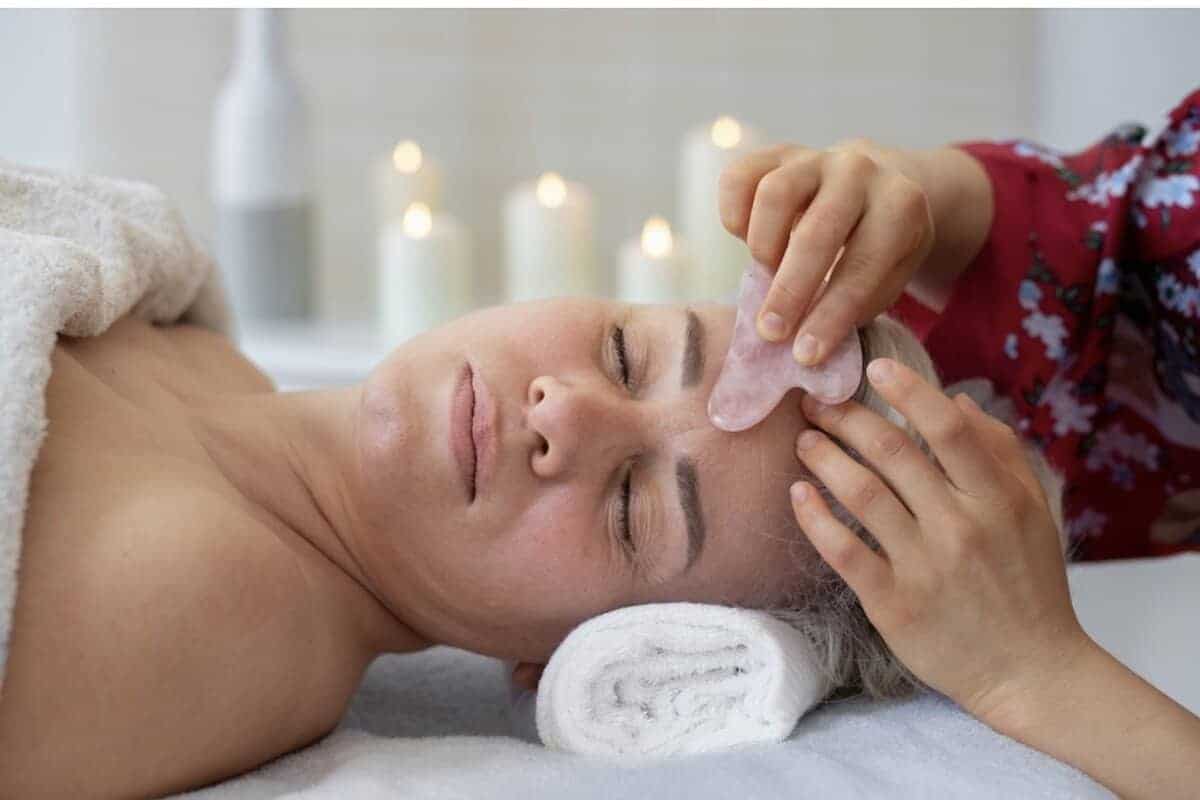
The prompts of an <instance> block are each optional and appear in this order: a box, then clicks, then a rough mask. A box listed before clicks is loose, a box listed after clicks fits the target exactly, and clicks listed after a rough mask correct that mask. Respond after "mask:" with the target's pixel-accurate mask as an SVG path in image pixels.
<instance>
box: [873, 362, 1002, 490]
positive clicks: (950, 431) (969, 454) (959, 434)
mask: <svg viewBox="0 0 1200 800" xmlns="http://www.w3.org/2000/svg"><path fill="white" fill-rule="evenodd" d="M867 379H868V380H869V381H870V382H871V386H872V387H873V388H874V389H875V391H877V392H879V393H880V394H881V395H883V399H884V400H886V401H887V402H888V403H889V404H890V405H891V406H892V407H893V408H895V409H896V410H897V411H899V412H900V413H901V414H903V415H904V418H905V419H906V420H908V422H909V424H911V425H912V426H913V427H914V428H915V429H916V430H917V432H918V433H920V434H921V436H922V437H924V439H925V441H926V442H927V443H928V444H929V449H930V450H931V451H933V454H934V455H935V456H936V457H937V459H938V461H939V462H941V465H942V468H943V469H944V470H945V471H946V476H947V477H948V478H949V479H950V483H951V484H952V485H953V486H954V487H955V488H957V489H958V490H959V491H960V492H962V493H963V494H966V495H969V496H971V497H977V498H994V497H1001V496H1005V494H1006V493H1007V492H1008V490H1009V489H1010V488H1011V483H1010V481H1009V477H1010V476H1009V475H1008V474H1007V471H1006V470H1004V469H1003V468H1002V467H1001V465H1000V463H999V461H997V460H996V457H995V456H993V455H992V454H991V453H990V452H989V451H988V449H987V448H986V447H984V446H983V442H982V441H981V440H980V436H979V433H978V431H977V430H976V425H975V424H974V422H973V421H972V419H971V418H970V417H968V416H967V414H966V412H965V411H963V409H962V408H961V407H960V406H959V405H958V404H957V403H955V402H954V401H953V400H951V399H950V398H949V397H947V396H946V395H945V393H943V392H942V391H941V390H939V389H937V388H936V387H934V386H933V385H931V384H930V383H929V382H928V381H926V380H925V379H924V378H922V377H921V376H920V375H918V374H917V373H916V372H914V371H913V370H912V369H911V368H909V367H907V366H905V365H904V364H901V363H900V362H898V361H896V360H894V359H891V358H877V359H875V360H874V361H872V362H871V363H870V364H869V365H867Z"/></svg>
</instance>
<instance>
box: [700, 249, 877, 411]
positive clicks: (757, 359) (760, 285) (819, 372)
mask: <svg viewBox="0 0 1200 800" xmlns="http://www.w3.org/2000/svg"><path fill="white" fill-rule="evenodd" d="M773 277H774V276H773V275H772V274H771V272H770V270H768V269H767V268H766V267H764V266H763V265H762V264H759V263H758V262H757V261H751V262H750V265H749V266H748V267H746V271H745V272H744V273H742V285H741V289H740V290H739V292H738V309H737V321H736V322H734V324H733V341H732V343H731V344H730V345H729V352H728V354H726V356H725V363H724V364H723V365H722V366H721V373H720V374H719V375H718V376H717V383H716V385H715V386H713V391H712V395H711V396H710V397H709V398H708V416H709V419H711V420H712V423H713V425H716V426H717V427H718V428H720V429H721V430H723V431H731V432H733V431H744V430H746V429H747V428H752V427H754V426H755V425H757V424H758V423H760V422H762V421H763V420H764V419H766V418H767V416H768V415H769V414H770V413H771V411H772V410H774V408H775V406H777V405H779V402H780V401H781V400H783V396H784V395H785V394H787V392H788V390H789V389H795V388H799V389H803V390H804V391H806V392H808V393H809V394H811V395H813V396H814V397H816V398H817V399H818V400H820V401H822V402H825V403H830V404H833V403H840V402H842V401H843V400H848V399H849V398H850V397H852V396H853V395H854V393H855V392H856V391H858V386H859V384H860V383H861V382H862V371H863V354H862V344H861V343H860V342H859V340H858V332H857V331H851V332H850V335H849V336H847V337H846V338H845V339H843V340H842V341H841V342H839V343H838V346H837V347H835V348H834V350H833V352H832V353H830V354H829V355H828V356H827V357H826V358H825V360H824V361H822V362H821V363H820V364H818V365H817V366H815V367H805V366H802V365H800V364H797V363H796V359H795V357H794V356H793V355H792V341H793V339H794V337H788V338H787V339H785V340H783V341H782V342H768V341H766V340H764V339H763V338H762V337H761V336H759V335H758V330H757V328H756V327H755V320H756V319H757V318H758V310H759V309H760V308H762V304H763V302H764V301H765V300H766V299H767V289H769V288H770V286H771V280H772V278H773Z"/></svg>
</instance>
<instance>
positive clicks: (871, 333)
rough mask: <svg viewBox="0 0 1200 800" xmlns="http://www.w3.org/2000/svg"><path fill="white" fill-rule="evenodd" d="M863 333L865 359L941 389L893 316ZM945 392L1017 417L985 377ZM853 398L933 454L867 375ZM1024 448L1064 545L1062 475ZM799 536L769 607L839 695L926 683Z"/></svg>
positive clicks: (883, 693) (861, 530) (872, 543)
mask: <svg viewBox="0 0 1200 800" xmlns="http://www.w3.org/2000/svg"><path fill="white" fill-rule="evenodd" d="M859 336H860V337H861V341H862V344H863V356H864V358H863V364H864V365H865V364H867V363H869V362H870V361H871V360H872V359H875V358H880V357H887V358H892V359H895V360H897V361H899V362H901V363H903V364H906V365H907V366H909V367H910V368H912V369H913V370H915V371H916V372H917V373H919V374H920V375H921V376H922V377H923V378H925V379H926V380H928V381H929V382H930V383H932V384H933V385H935V386H937V387H938V388H939V389H941V388H942V384H941V381H940V380H939V378H938V375H937V372H936V370H935V368H934V366H933V362H932V361H931V360H930V358H929V354H928V353H927V352H926V351H925V348H924V347H923V346H922V345H921V343H920V342H919V341H918V340H917V338H916V337H915V336H914V335H913V334H912V332H911V331H909V329H908V328H906V327H905V326H904V325H902V324H900V323H899V322H897V321H895V320H893V319H891V318H889V317H887V316H880V317H877V318H876V319H875V320H874V321H872V322H871V323H869V324H868V325H866V326H864V327H863V328H861V329H860V330H859ZM944 391H946V392H947V394H951V395H953V394H958V393H959V392H960V391H964V392H966V393H967V394H970V395H971V396H972V399H974V400H975V401H976V402H977V403H978V404H979V406H980V407H981V408H983V409H984V410H985V411H987V412H988V413H990V414H992V415H993V416H995V417H997V418H999V419H1001V420H1002V421H1004V422H1007V423H1009V424H1013V423H1014V422H1015V420H1014V419H1012V407H1011V402H1010V401H1006V400H1004V399H998V398H996V397H994V396H993V395H992V392H991V383H990V382H989V381H987V380H986V379H972V380H970V381H963V382H961V383H959V384H955V386H952V387H948V388H947V389H945V390H944ZM855 399H856V400H857V401H858V402H860V403H862V404H863V405H865V406H867V407H868V408H870V409H872V410H874V411H876V412H877V413H879V414H881V415H882V416H884V417H886V418H887V419H888V420H890V421H891V422H893V423H895V424H896V425H897V426H898V427H899V428H900V429H901V430H903V431H905V432H906V433H907V434H908V435H909V436H911V437H912V438H913V439H914V440H915V441H916V442H917V444H918V445H919V446H920V448H921V450H922V451H923V452H925V453H927V454H928V453H929V446H928V445H927V444H926V443H925V441H924V440H923V439H922V438H921V436H920V434H918V433H917V432H916V430H915V429H914V428H913V427H912V426H911V425H909V424H908V421H907V420H905V418H904V417H903V416H902V415H901V414H900V413H899V412H898V411H896V410H895V409H894V408H892V407H891V406H890V405H889V404H888V403H887V402H886V401H885V400H884V399H883V397H882V396H880V395H879V394H878V393H877V392H875V391H874V390H873V389H872V388H871V387H870V384H869V383H868V382H867V381H866V380H863V382H862V387H861V388H860V389H859V392H858V394H857V395H856V396H855ZM1006 417H1007V419H1006ZM843 449H844V450H845V451H846V452H847V453H848V454H849V455H850V456H851V457H853V458H854V459H855V460H857V461H860V462H862V463H866V462H865V461H864V459H863V458H862V456H861V455H860V454H859V453H858V452H857V451H855V450H854V449H853V448H851V447H848V446H845V445H843ZM1025 454H1026V457H1027V459H1028V460H1029V463H1030V466H1031V467H1032V469H1033V472H1034V474H1035V475H1036V476H1037V478H1038V480H1039V481H1040V482H1041V484H1042V488H1043V489H1044V491H1045V493H1046V499H1047V501H1048V503H1049V505H1050V509H1051V514H1052V516H1053V518H1054V522H1055V524H1056V526H1057V529H1058V531H1059V543H1060V546H1062V547H1063V549H1064V551H1065V549H1066V536H1065V533H1064V528H1063V520H1062V486H1063V481H1062V478H1061V476H1059V475H1058V474H1057V473H1055V472H1054V471H1053V470H1051V468H1050V466H1049V464H1048V463H1047V462H1046V460H1045V458H1043V457H1042V455H1041V453H1039V452H1038V451H1037V450H1036V449H1034V448H1033V447H1031V446H1029V445H1026V446H1025ZM935 463H936V459H935ZM867 466H870V465H869V464H867ZM817 489H818V491H819V492H820V494H821V496H822V498H823V499H824V500H825V501H826V503H828V505H829V508H830V509H831V510H832V512H833V513H834V515H835V516H836V517H837V518H838V519H839V520H840V521H841V522H842V523H843V524H845V525H846V526H847V527H849V528H850V529H851V530H853V531H854V532H855V533H856V534H857V535H858V536H859V537H860V538H861V539H862V540H863V541H864V542H865V543H866V544H867V545H868V546H869V547H870V548H871V549H872V550H879V543H878V541H876V539H875V537H873V536H872V535H871V533H870V532H869V531H868V530H867V529H866V528H865V527H863V525H862V524H861V523H860V522H859V521H858V520H857V519H856V518H855V517H854V516H853V515H852V514H850V512H848V511H847V510H846V509H845V507H844V506H842V505H841V503H839V502H838V501H837V499H836V498H835V497H833V495H832V494H831V493H830V492H829V490H828V489H827V488H825V487H824V486H822V485H818V486H817ZM800 539H801V540H803V541H802V542H800V544H801V545H802V546H804V547H805V550H806V552H805V554H804V555H803V556H801V557H799V558H798V562H797V566H798V567H799V570H798V571H799V573H800V574H799V575H798V576H797V578H796V580H794V581H792V583H791V586H792V587H793V588H791V589H790V590H789V591H788V592H787V593H786V594H785V595H784V596H782V597H779V596H777V597H775V598H772V600H771V601H770V602H768V603H766V604H765V605H764V607H765V608H766V610H768V611H769V612H770V613H771V614H772V615H773V616H776V617H778V618H779V619H782V620H784V621H786V622H788V623H789V624H791V625H793V626H794V627H796V628H797V629H799V630H801V631H803V632H804V633H805V634H807V635H808V637H809V639H810V640H811V641H812V642H813V644H814V645H815V646H816V649H817V653H818V660H819V663H820V668H821V669H822V671H824V672H825V673H826V676H827V677H828V678H829V680H830V681H831V683H832V685H833V686H834V687H835V692H834V695H833V699H837V698H839V697H845V696H852V695H858V694H865V695H868V696H870V697H875V698H881V699H882V698H899V697H906V696H908V695H911V694H913V693H914V692H916V691H918V690H919V689H922V688H926V687H925V684H923V683H922V682H921V680H920V679H918V678H917V677H916V676H915V675H914V674H913V673H912V672H910V671H909V669H908V668H907V667H906V666H904V664H903V663H901V661H900V660H899V659H898V658H896V656H895V655H894V654H893V653H892V651H891V649H890V648H889V647H888V646H887V643H886V642H885V641H884V640H883V637H882V636H880V634H879V632H878V631H877V630H876V629H875V627H874V626H873V625H872V624H871V621H870V620H869V619H868V618H867V615H866V612H865V611H864V610H863V608H862V605H861V604H860V603H859V601H858V597H857V596H856V595H855V594H854V591H853V590H852V589H851V588H850V587H849V586H848V585H847V584H846V582H845V581H844V580H843V579H842V577H841V576H840V575H838V573H837V572H836V571H835V570H834V569H833V568H832V567H830V566H829V565H828V564H827V563H826V562H825V561H824V559H822V558H821V557H820V556H819V555H818V554H817V553H816V550H815V549H813V548H812V545H811V544H809V543H808V542H807V539H806V538H805V537H803V536H801V537H800Z"/></svg>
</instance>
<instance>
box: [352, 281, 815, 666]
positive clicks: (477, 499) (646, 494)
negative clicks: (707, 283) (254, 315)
mask: <svg viewBox="0 0 1200 800" xmlns="http://www.w3.org/2000/svg"><path fill="white" fill-rule="evenodd" d="M733 320H734V309H733V307H731V306H723V305H702V306H695V307H690V308H689V307H685V306H646V305H629V304H625V303H618V302H614V301H608V300H601V299H594V298H569V299H556V300H548V301H541V302H534V303H524V304H520V305H511V306H500V307H495V308H489V309H484V310H482V311H478V312H475V313H473V314H470V315H468V316H465V317H462V318H460V319H458V320H455V321H454V322H452V323H450V324H447V325H444V326H442V327H440V328H437V329H435V330H433V331H430V332H429V333H426V334H424V335H422V336H419V337H417V338H415V339H412V340H410V341H409V342H407V343H405V344H404V345H403V346H402V347H400V348H398V349H397V350H396V351H394V352H393V353H392V354H391V356H389V357H388V358H387V359H386V360H385V361H384V362H383V363H382V364H380V365H379V367H378V368H377V369H376V370H375V371H374V372H373V373H372V374H371V376H370V378H369V379H368V381H367V384H366V386H365V389H364V392H363V407H362V415H361V419H360V423H359V425H358V433H357V438H358V447H359V452H360V454H361V466H362V474H361V476H360V482H359V485H358V487H357V489H356V491H358V492H359V493H360V494H361V496H360V497H356V498H353V502H354V504H355V507H356V508H357V509H359V510H358V512H357V513H358V514H359V516H360V524H359V526H358V531H359V533H358V534H356V536H357V537H358V541H357V545H356V546H357V548H358V550H359V551H360V553H362V554H363V555H364V556H365V557H364V559H363V560H364V561H365V563H364V564H363V566H364V569H365V570H366V571H367V573H368V575H370V577H371V579H372V581H373V583H374V584H375V586H376V587H377V590H378V591H380V592H381V593H382V594H383V596H384V598H385V599H386V601H387V603H388V605H389V606H391V608H392V609H393V611H395V612H396V613H397V614H398V615H399V616H401V618H402V619H404V620H405V621H406V622H407V623H408V624H409V625H410V626H411V627H413V628H414V629H415V630H417V631H418V632H419V633H421V634H423V635H424V636H426V637H428V638H429V639H431V640H433V641H435V642H439V643H445V644H450V645H453V646H457V647H462V648H465V649H469V650H473V651H476V652H481V653H486V654H489V655H494V656H497V657H500V658H512V659H520V660H526V661H545V660H546V659H547V658H548V657H549V655H550V653H551V652H553V649H554V648H555V647H556V646H557V644H558V643H559V642H560V641H561V640H562V639H563V637H564V636H565V635H566V634H567V633H568V632H569V631H570V630H571V628H573V627H575V626H576V625H578V624H579V623H581V622H582V621H584V620H586V619H588V618H590V617H592V616H595V615H597V614H600V613H603V612H605V611H609V610H612V609H614V608H618V607H621V606H625V605H630V604H635V603H644V602H662V601H683V600H691V601H697V602H724V603H748V602H752V601H753V598H754V597H755V596H756V593H757V592H772V591H774V590H777V589H780V588H783V585H784V582H786V581H788V580H789V578H794V575H795V568H796V567H795V564H794V562H793V557H792V556H791V555H790V553H791V551H792V550H793V549H794V548H795V546H796V544H795V543H801V545H802V546H804V544H805V543H803V542H802V540H803V536H802V535H800V533H799V530H798V529H797V527H796V525H795V522H794V519H793V518H792V516H791V511H790V505H789V501H788V492H787V488H788V486H789V485H790V484H791V483H792V482H793V481H794V480H795V479H796V478H797V477H799V476H801V475H802V474H803V470H802V468H801V467H800V464H799V462H798V461H797V460H796V458H795V455H794V444H795V440H796V436H797V434H798V433H799V431H800V430H801V429H802V428H804V427H807V423H806V422H805V420H804V417H803V415H802V413H801V411H800V408H799V403H798V399H799V397H798V395H797V394H792V395H789V396H788V397H787V398H786V399H785V401H784V402H783V403H782V404H781V405H780V406H779V408H777V409H776V410H775V412H774V413H773V414H772V415H771V416H770V417H768V418H767V420H765V421H764V422H763V423H762V424H760V425H758V426H756V427H755V428H753V429H751V430H749V431H745V432H742V433H736V434H731V433H726V432H724V431H721V430H718V429H717V428H715V427H714V426H713V425H712V423H710V422H709V420H708V417H707V413H706V407H707V404H708V397H709V394H710V392H711V390H712V386H713V382H714V381H715V380H716V376H717V373H718V372H719V371H720V367H721V362H722V360H723V359H724V357H725V353H726V350H727V349H728V346H729V338H730V335H731V332H732V329H733ZM468 366H469V370H470V371H471V373H473V379H472V380H473V383H474V386H475V392H474V403H475V410H476V412H477V416H478V417H484V416H485V415H484V414H483V413H482V412H483V411H484V410H485V406H488V405H491V406H492V407H493V408H494V435H493V437H492V441H493V445H494V460H491V461H489V459H488V456H487V455H486V454H485V453H483V452H481V453H480V457H479V459H478V464H477V469H478V470H480V472H479V474H478V484H477V485H476V486H475V487H474V491H472V489H471V487H470V486H469V484H467V483H464V480H463V477H462V475H461V470H460V468H459V462H458V461H457V460H456V458H455V454H454V450H453V446H452V439H453V435H452V409H453V407H454V403H453V400H454V396H455V389H456V387H461V386H462V385H464V384H462V383H460V382H459V379H460V377H461V376H462V375H463V374H465V370H466V369H467V368H468ZM468 385H469V384H468ZM481 387H486V388H481ZM485 396H486V397H488V398H490V403H489V402H488V401H487V400H486V399H485ZM464 397H465V398H466V400H467V405H466V407H467V408H468V409H469V408H470V399H471V393H470V392H466V393H465V394H464ZM481 450H486V448H481ZM626 503H627V504H628V516H626V515H625V507H626ZM806 552H809V553H811V550H806Z"/></svg>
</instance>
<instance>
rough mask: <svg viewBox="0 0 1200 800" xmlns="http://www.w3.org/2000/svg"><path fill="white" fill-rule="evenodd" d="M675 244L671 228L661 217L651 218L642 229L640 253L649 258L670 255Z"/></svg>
mask: <svg viewBox="0 0 1200 800" xmlns="http://www.w3.org/2000/svg"><path fill="white" fill-rule="evenodd" d="M674 245H675V242H674V239H673V237H672V236H671V226H670V225H669V224H668V223H667V221H666V220H665V219H663V218H662V217H651V218H650V219H648V220H646V224H645V225H644V226H643V227H642V252H643V253H645V254H646V255H648V256H650V257H651V258H662V257H663V256H667V255H670V253H671V249H672V248H673V247H674Z"/></svg>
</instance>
